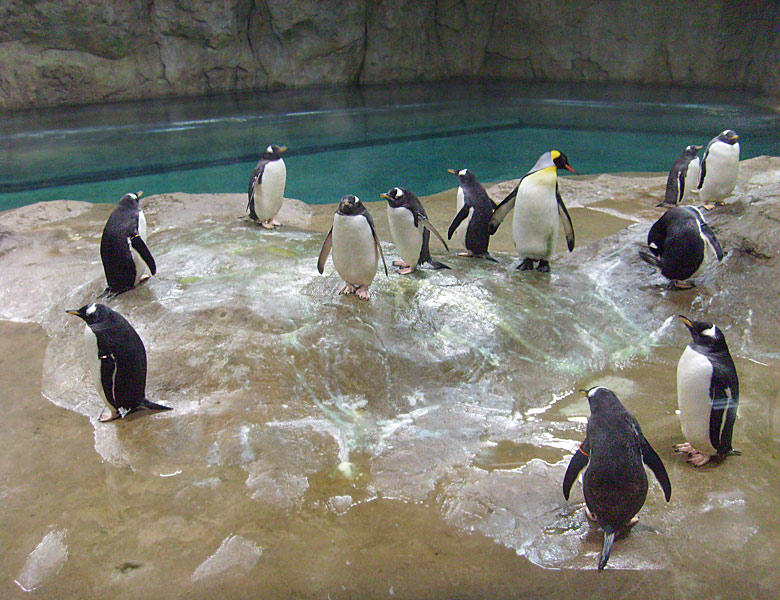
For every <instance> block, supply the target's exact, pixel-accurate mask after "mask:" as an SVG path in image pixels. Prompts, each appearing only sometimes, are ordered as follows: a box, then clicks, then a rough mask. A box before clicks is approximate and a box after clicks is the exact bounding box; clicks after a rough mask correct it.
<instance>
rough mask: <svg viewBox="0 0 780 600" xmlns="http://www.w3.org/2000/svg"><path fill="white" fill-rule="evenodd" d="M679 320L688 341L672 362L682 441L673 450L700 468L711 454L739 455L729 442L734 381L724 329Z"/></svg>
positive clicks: (736, 398)
mask: <svg viewBox="0 0 780 600" xmlns="http://www.w3.org/2000/svg"><path fill="white" fill-rule="evenodd" d="M680 320H681V321H682V322H683V323H684V324H685V326H686V327H687V328H688V331H690V332H691V338H692V340H691V343H690V344H688V345H687V346H686V347H685V350H684V351H683V353H682V356H681V357H680V362H678V363H677V405H678V407H679V408H680V423H681V424H682V432H683V436H685V439H686V440H687V441H686V442H685V443H684V444H678V445H677V446H676V447H675V449H676V450H677V451H678V452H683V453H685V454H687V455H688V462H689V463H693V464H694V465H696V466H697V467H700V466H701V465H703V464H704V463H706V462H707V461H709V460H710V458H712V457H713V456H718V457H725V456H726V455H728V454H739V452H737V451H735V450H734V449H733V448H732V447H731V434H732V432H733V431H734V421H736V420H737V405H738V404H739V380H738V379H737V368H736V367H735V366H734V361H733V360H732V358H731V354H729V348H728V346H727V345H726V338H725V337H724V336H723V332H722V331H721V330H720V329H718V328H717V327H716V326H715V325H713V324H712V323H707V322H705V321H691V320H690V319H688V318H686V317H683V316H682V315H681V316H680Z"/></svg>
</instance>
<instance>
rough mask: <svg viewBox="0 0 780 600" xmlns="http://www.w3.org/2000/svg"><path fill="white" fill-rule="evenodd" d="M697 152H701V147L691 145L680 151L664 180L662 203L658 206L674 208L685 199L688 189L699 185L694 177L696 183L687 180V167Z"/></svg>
mask: <svg viewBox="0 0 780 600" xmlns="http://www.w3.org/2000/svg"><path fill="white" fill-rule="evenodd" d="M699 150H701V146H693V145H691V146H688V147H686V148H685V150H683V151H682V154H681V155H680V157H679V158H678V159H677V160H676V161H675V163H674V165H672V169H671V170H670V171H669V176H668V177H667V178H666V193H665V194H664V201H663V202H662V203H661V204H659V205H658V206H664V205H666V206H676V205H677V204H679V203H680V202H681V201H682V199H683V198H684V197H685V193H686V191H688V188H692V187H696V186H697V185H698V184H699V181H698V177H696V181H693V180H691V181H689V180H688V179H687V172H688V166H689V165H690V164H691V161H692V160H693V159H695V158H696V157H697V154H698V153H699Z"/></svg>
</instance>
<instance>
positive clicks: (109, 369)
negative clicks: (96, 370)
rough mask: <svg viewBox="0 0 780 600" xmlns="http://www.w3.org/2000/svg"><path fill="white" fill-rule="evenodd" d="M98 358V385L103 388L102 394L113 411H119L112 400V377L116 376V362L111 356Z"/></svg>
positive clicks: (114, 399) (113, 399)
mask: <svg viewBox="0 0 780 600" xmlns="http://www.w3.org/2000/svg"><path fill="white" fill-rule="evenodd" d="M98 358H100V385H101V386H102V387H103V394H105V396H106V402H108V403H109V404H110V405H111V406H113V407H114V408H115V409H117V410H119V407H118V406H117V403H116V398H114V377H115V376H116V360H115V359H114V355H113V354H104V355H102V356H99V357H98Z"/></svg>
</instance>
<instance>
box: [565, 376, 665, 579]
mask: <svg viewBox="0 0 780 600" xmlns="http://www.w3.org/2000/svg"><path fill="white" fill-rule="evenodd" d="M582 392H583V393H584V394H585V395H586V396H587V398H588V404H590V418H589V419H588V426H587V430H586V434H585V440H584V441H583V442H582V444H580V447H579V448H578V449H577V451H576V452H575V453H574V455H573V456H572V457H571V460H570V461H569V466H568V467H567V469H566V474H565V475H564V478H563V497H564V498H566V500H568V499H569V492H570V491H571V486H572V485H573V484H574V481H575V480H576V479H577V475H578V474H579V472H580V471H581V470H582V469H583V468H585V466H587V467H588V468H587V470H586V471H585V474H584V475H583V477H582V490H583V493H584V495H585V505H586V514H587V515H588V517H589V518H590V519H592V520H595V521H596V522H597V523H598V524H599V526H600V527H601V528H602V529H603V530H604V545H603V547H602V550H601V556H600V558H599V562H598V568H599V570H601V569H603V568H604V566H605V565H606V564H607V561H608V560H609V554H610V552H611V550H612V543H613V542H614V541H615V535H616V534H617V533H619V532H621V531H625V530H627V529H628V528H630V527H632V526H633V525H634V524H635V523H636V522H637V521H638V520H639V519H638V518H637V517H636V514H637V513H638V512H639V510H640V509H641V508H642V506H644V503H645V498H646V497H647V475H646V474H645V469H644V466H643V465H642V463H644V464H645V465H647V466H648V467H649V468H650V470H651V471H653V473H654V474H655V477H656V479H657V480H658V483H659V484H660V485H661V489H663V492H664V497H665V498H666V501H667V502H669V499H670V498H671V496H672V484H671V483H670V482H669V476H668V475H667V473H666V468H665V467H664V463H663V462H662V461H661V459H660V457H659V456H658V454H657V453H656V451H655V450H653V447H652V446H651V445H650V443H649V442H648V441H647V440H646V439H645V436H644V435H643V434H642V428H641V427H640V426H639V423H638V422H637V420H636V419H635V418H634V416H633V415H632V414H631V413H630V412H629V411H628V410H626V408H625V407H624V406H623V405H622V404H621V403H620V400H618V397H617V396H616V395H615V393H614V392H613V391H612V390H610V389H607V388H605V387H601V386H597V387H593V388H591V389H589V390H582Z"/></svg>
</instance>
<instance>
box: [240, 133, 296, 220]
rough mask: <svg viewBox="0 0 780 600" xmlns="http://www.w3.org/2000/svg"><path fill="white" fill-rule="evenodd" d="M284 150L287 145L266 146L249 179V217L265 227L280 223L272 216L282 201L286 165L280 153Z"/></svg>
mask: <svg viewBox="0 0 780 600" xmlns="http://www.w3.org/2000/svg"><path fill="white" fill-rule="evenodd" d="M286 151H287V146H268V148H266V149H265V152H263V154H262V156H261V157H260V160H259V161H258V162H257V166H256V167H255V170H254V171H252V177H251V178H250V179H249V202H248V203H247V205H246V209H247V211H248V212H249V217H250V218H251V219H252V220H253V221H259V222H260V225H262V226H263V227H264V228H265V229H274V228H275V227H278V226H279V225H281V223H280V222H279V221H277V220H276V219H275V218H274V217H276V215H277V213H278V212H279V209H280V208H282V202H284V188H285V185H286V184H287V167H286V166H285V164H284V160H282V154H284V153H285V152H286Z"/></svg>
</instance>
